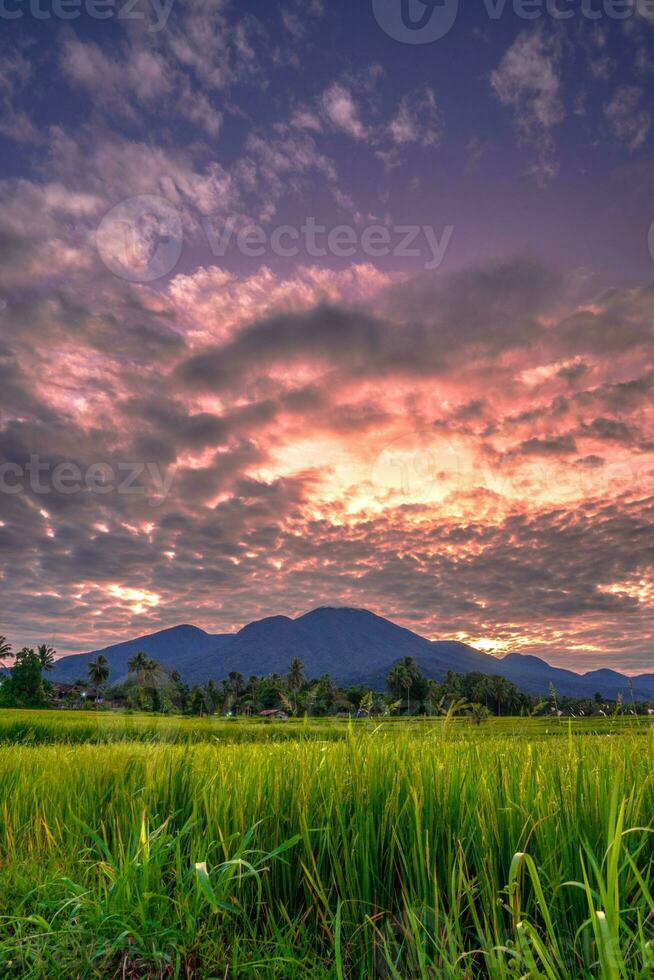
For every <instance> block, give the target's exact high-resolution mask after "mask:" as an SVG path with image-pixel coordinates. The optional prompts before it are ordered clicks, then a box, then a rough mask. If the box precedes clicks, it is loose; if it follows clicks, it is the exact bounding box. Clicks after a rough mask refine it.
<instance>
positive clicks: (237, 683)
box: [229, 670, 245, 700]
mask: <svg viewBox="0 0 654 980" xmlns="http://www.w3.org/2000/svg"><path fill="white" fill-rule="evenodd" d="M229 683H230V686H231V688H232V691H233V692H234V697H235V698H236V700H238V698H239V697H240V694H241V691H242V690H243V688H244V687H245V678H244V677H243V674H241V673H239V672H238V670H232V671H230V673H229Z"/></svg>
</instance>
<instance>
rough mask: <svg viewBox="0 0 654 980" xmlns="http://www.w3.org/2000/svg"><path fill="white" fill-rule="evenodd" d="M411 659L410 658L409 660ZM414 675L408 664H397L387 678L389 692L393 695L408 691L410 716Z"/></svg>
mask: <svg viewBox="0 0 654 980" xmlns="http://www.w3.org/2000/svg"><path fill="white" fill-rule="evenodd" d="M407 659H410V658H407ZM413 679H414V678H413V674H412V673H411V670H410V669H409V666H408V665H407V664H406V663H399V664H395V666H394V667H391V669H390V670H389V672H388V676H387V678H386V683H387V684H388V687H389V690H390V691H391V693H393V694H399V692H400V691H403V690H404V691H406V712H407V714H409V711H410V708H411V703H410V698H409V696H410V693H411V685H412V684H413Z"/></svg>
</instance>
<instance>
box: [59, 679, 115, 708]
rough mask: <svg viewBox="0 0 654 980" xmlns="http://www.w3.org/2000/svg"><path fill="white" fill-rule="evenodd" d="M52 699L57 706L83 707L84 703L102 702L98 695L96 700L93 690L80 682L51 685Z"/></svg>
mask: <svg viewBox="0 0 654 980" xmlns="http://www.w3.org/2000/svg"><path fill="white" fill-rule="evenodd" d="M52 701H53V703H54V705H55V706H56V707H58V708H65V707H69V708H83V707H84V705H86V704H102V702H103V699H102V697H101V696H100V697H99V698H98V699H97V701H96V697H95V691H94V690H93V689H92V688H90V687H86V686H85V685H82V684H59V683H54V684H53V685H52Z"/></svg>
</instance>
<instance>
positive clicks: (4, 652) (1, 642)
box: [0, 636, 11, 667]
mask: <svg viewBox="0 0 654 980" xmlns="http://www.w3.org/2000/svg"><path fill="white" fill-rule="evenodd" d="M5 657H11V643H7V638H6V637H5V636H0V666H2V667H5V666H6V664H5V663H4V659H5Z"/></svg>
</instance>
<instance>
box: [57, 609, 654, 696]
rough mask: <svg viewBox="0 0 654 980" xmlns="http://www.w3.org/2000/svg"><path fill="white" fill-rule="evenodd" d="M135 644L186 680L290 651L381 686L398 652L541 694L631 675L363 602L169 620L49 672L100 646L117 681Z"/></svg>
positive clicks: (590, 690) (646, 690)
mask: <svg viewBox="0 0 654 980" xmlns="http://www.w3.org/2000/svg"><path fill="white" fill-rule="evenodd" d="M138 650H144V651H145V652H146V653H147V654H148V655H149V656H151V657H154V658H155V659H156V660H158V661H159V663H160V664H161V665H162V666H163V667H164V668H165V669H166V670H168V671H171V670H178V671H179V673H180V674H181V675H182V677H183V679H184V680H185V681H186V682H187V683H189V684H201V683H204V682H205V681H207V680H210V679H213V680H220V679H221V678H223V677H227V675H228V674H229V673H230V672H231V671H238V672H239V673H241V674H243V675H244V676H246V677H247V676H248V675H250V674H259V675H265V674H271V673H280V674H283V673H286V671H287V669H288V665H289V663H290V662H291V660H293V658H294V657H299V658H300V660H302V661H303V663H304V665H305V672H306V674H307V676H309V677H319V676H320V675H321V674H325V673H329V674H331V675H332V677H333V678H334V679H335V680H336V681H337V682H338V683H339V684H342V685H355V684H366V685H369V686H370V687H373V688H375V689H378V690H380V689H382V688H384V687H385V683H386V675H387V673H388V671H389V670H390V668H391V667H392V666H393V664H395V663H397V661H398V660H400V659H402V658H403V657H413V658H414V659H415V660H416V661H417V663H418V664H419V666H420V667H421V669H422V671H423V672H424V673H425V675H426V676H428V677H432V678H434V679H435V680H442V679H443V678H444V677H445V675H446V673H447V671H448V670H453V671H456V672H457V673H462V674H463V673H469V672H471V671H479V672H480V673H483V674H501V675H502V676H504V677H506V678H507V679H508V680H510V681H513V683H514V684H516V685H517V686H518V687H519V688H521V690H523V691H526V692H528V693H530V694H541V695H542V694H547V693H548V689H549V685H550V684H554V686H555V687H556V689H557V691H558V693H559V694H561V695H569V696H571V697H593V695H594V694H595V693H596V692H598V691H599V692H600V693H601V694H602V695H603V696H604V697H606V698H612V699H613V698H616V697H617V695H618V694H620V693H622V694H623V695H624V696H625V697H629V696H630V692H629V679H628V678H627V677H626V676H624V675H623V674H620V673H618V672H617V671H614V670H606V669H602V670H595V671H590V672H589V673H587V674H576V673H575V672H574V671H572V670H565V669H563V668H561V667H553V666H552V665H551V664H548V663H547V662H546V661H544V660H541V659H540V658H539V657H534V656H525V655H523V654H518V653H510V654H508V655H507V656H505V657H503V658H501V659H500V658H497V657H492V656H490V655H489V654H486V653H482V652H481V651H479V650H475V649H474V647H471V646H468V645H467V644H465V643H460V642H458V641H454V640H427V639H426V638H425V637H423V636H419V635H418V634H417V633H413V632H412V631H411V630H408V629H405V628H404V627H402V626H398V625H397V624H396V623H392V622H391V621H390V620H388V619H383V618H382V617H381V616H376V615H375V614H374V613H371V612H368V611H367V610H365V609H351V608H347V607H337V608H332V607H321V608H319V609H314V610H312V611H311V612H308V613H306V614H305V615H304V616H299V617H298V618H297V619H289V617H288V616H270V617H268V618H267V619H261V620H258V621H256V622H253V623H249V624H248V625H247V626H244V627H243V629H241V630H239V632H238V633H234V634H229V633H227V634H214V635H212V634H210V633H205V632H204V630H201V629H198V628H197V627H195V626H175V627H173V628H172V629H167V630H162V631H161V632H159V633H153V634H151V635H150V636H142V637H139V638H138V639H136V640H129V641H128V642H126V643H119V644H116V645H115V646H110V647H106V648H105V649H104V650H96V651H94V652H93V653H87V654H81V655H76V656H71V657H64V658H63V659H62V660H59V661H57V664H56V668H55V670H54V672H53V675H52V676H53V678H54V679H55V680H60V681H70V680H74V679H75V678H77V677H85V676H86V671H87V669H88V663H89V661H90V660H92V659H93V658H94V657H95V656H97V654H98V653H102V654H104V656H105V657H107V660H108V661H109V664H110V666H111V679H112V680H114V681H118V680H122V679H123V678H124V677H125V675H126V673H127V661H128V660H129V658H130V657H131V656H133V655H134V653H136V652H137V651H138ZM632 682H633V692H634V696H635V697H636V698H641V699H646V698H649V697H652V696H654V674H643V675H641V676H640V677H634V678H632Z"/></svg>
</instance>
